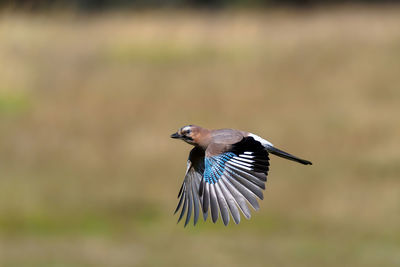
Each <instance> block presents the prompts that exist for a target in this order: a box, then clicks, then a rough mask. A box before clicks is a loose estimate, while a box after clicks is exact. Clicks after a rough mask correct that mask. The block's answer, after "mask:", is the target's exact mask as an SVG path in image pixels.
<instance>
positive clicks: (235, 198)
mask: <svg viewBox="0 0 400 267" xmlns="http://www.w3.org/2000/svg"><path fill="white" fill-rule="evenodd" d="M171 138H174V139H181V140H183V141H185V142H186V143H188V144H190V145H193V146H194V147H193V148H192V150H191V151H190V153H189V157H188V160H187V167H186V173H185V178H184V181H183V183H182V186H181V188H180V190H179V193H178V199H179V202H178V205H177V207H176V209H175V212H174V214H176V213H177V212H178V211H180V215H179V218H178V223H179V222H180V221H181V220H182V218H183V217H184V215H185V214H186V219H185V224H184V227H186V225H187V224H188V223H189V222H190V219H191V217H192V214H193V224H194V225H196V223H197V222H198V219H199V216H200V213H202V216H203V219H204V221H206V220H207V217H208V214H209V213H211V219H212V221H213V222H214V223H216V222H217V220H218V217H219V215H220V216H221V219H222V221H223V223H224V225H225V226H227V225H228V224H229V221H230V217H232V219H233V221H234V222H235V224H239V223H240V218H241V216H240V212H241V213H242V214H243V216H244V217H245V218H246V219H250V217H251V213H250V209H249V206H248V204H249V205H250V206H251V207H252V208H253V209H254V210H259V208H260V206H259V204H258V201H257V198H258V199H260V200H262V199H263V198H264V196H263V190H265V183H266V182H267V175H268V171H269V165H270V163H269V160H270V159H269V154H272V155H275V156H278V157H281V158H284V159H288V160H292V161H295V162H298V163H301V164H304V165H312V163H311V162H310V161H308V160H305V159H301V158H298V157H296V156H293V155H291V154H289V153H287V152H285V151H282V150H280V149H278V148H276V147H275V146H274V145H273V144H272V143H271V142H269V141H267V140H265V139H263V138H261V137H260V136H258V135H255V134H253V133H250V132H245V131H240V130H235V129H218V130H210V129H206V128H202V127H200V126H196V125H187V126H184V127H182V128H180V129H179V130H178V131H177V132H176V133H173V134H172V135H171ZM247 203H248V204H247ZM209 210H210V212H209Z"/></svg>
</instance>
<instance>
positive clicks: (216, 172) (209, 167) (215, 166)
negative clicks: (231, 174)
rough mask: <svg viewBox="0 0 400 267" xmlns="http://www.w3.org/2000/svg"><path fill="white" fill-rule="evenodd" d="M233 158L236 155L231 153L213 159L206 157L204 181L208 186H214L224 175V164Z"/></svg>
mask: <svg viewBox="0 0 400 267" xmlns="http://www.w3.org/2000/svg"><path fill="white" fill-rule="evenodd" d="M233 157H236V154H235V153H233V152H227V153H223V154H221V155H218V156H213V157H206V158H205V170H204V180H205V181H206V182H207V183H209V184H215V183H216V182H217V181H218V180H219V179H220V178H221V176H222V174H223V173H224V170H225V163H226V162H227V161H228V160H230V159H232V158H233Z"/></svg>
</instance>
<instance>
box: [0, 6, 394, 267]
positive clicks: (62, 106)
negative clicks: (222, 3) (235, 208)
mask: <svg viewBox="0 0 400 267" xmlns="http://www.w3.org/2000/svg"><path fill="white" fill-rule="evenodd" d="M399 118H400V8H399V7H386V8H378V7H375V8H368V9H367V8H358V7H343V8H335V9H330V10H329V9H326V10H325V9H321V10H314V11H291V10H270V11H265V12H264V11H263V12H256V11H224V12H215V13H206V12H195V11H165V12H161V11H158V12H156V11H152V12H150V11H148V12H143V13H127V12H115V13H104V14H97V15H94V14H93V15H89V16H84V15H82V14H81V15H79V14H73V13H69V12H66V13H51V14H36V15H32V14H31V15H29V14H21V13H11V12H7V11H3V12H2V14H1V16H0V119H1V123H0V151H1V153H0V265H1V266H5V267H8V266H13V267H14V266H63V267H64V266H107V267H108V266H232V267H233V266H304V267H306V266H307V267H308V266H400V227H399V226H400V141H399V140H400V139H399V137H400V120H399ZM190 123H193V124H198V125H202V126H205V127H209V128H223V127H231V128H238V129H244V130H248V131H251V132H254V133H256V134H259V135H261V136H264V137H265V138H267V139H268V140H269V141H271V142H272V143H274V144H275V145H277V146H278V147H280V148H282V149H284V150H287V151H288V152H291V153H293V154H295V155H298V156H302V157H304V158H306V159H309V160H311V161H313V163H314V165H313V166H302V165H299V164H295V163H292V162H289V161H285V160H282V159H278V158H276V157H273V158H272V163H271V165H272V168H271V172H270V175H269V181H268V184H267V190H266V192H265V199H264V201H262V202H261V203H260V204H261V209H260V211H259V212H254V213H253V217H252V219H251V220H249V221H247V220H243V221H242V223H241V224H239V225H233V224H230V225H229V227H226V228H225V227H224V226H223V224H222V223H221V222H219V223H217V224H215V225H214V224H212V223H211V222H210V221H208V222H206V223H204V222H200V223H199V224H198V225H197V226H196V227H193V225H189V226H188V227H187V228H183V225H182V224H179V225H176V220H177V217H176V216H172V213H173V210H174V209H175V206H176V204H177V199H176V195H177V193H178V190H179V187H180V185H181V182H182V179H183V175H184V171H185V168H186V158H187V154H188V151H189V149H190V147H189V146H188V145H186V144H184V143H183V142H178V141H176V140H172V139H170V138H169V135H170V134H171V133H172V132H174V131H176V130H177V129H178V128H179V127H181V126H183V125H185V124H190Z"/></svg>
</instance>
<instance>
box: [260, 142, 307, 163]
mask: <svg viewBox="0 0 400 267" xmlns="http://www.w3.org/2000/svg"><path fill="white" fill-rule="evenodd" d="M266 149H267V151H268V152H269V153H271V154H274V155H276V156H278V157H281V158H285V159H288V160H293V161H296V162H298V163H301V164H304V165H312V163H311V161H308V160H305V159H301V158H298V157H295V156H293V155H291V154H289V153H287V152H285V151H282V150H280V149H277V148H276V147H274V146H267V147H266Z"/></svg>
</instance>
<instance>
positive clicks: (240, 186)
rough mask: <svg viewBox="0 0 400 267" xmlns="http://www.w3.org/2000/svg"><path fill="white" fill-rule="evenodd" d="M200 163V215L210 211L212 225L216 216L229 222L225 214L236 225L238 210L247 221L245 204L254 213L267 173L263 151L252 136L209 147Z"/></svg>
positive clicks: (267, 160) (248, 210)
mask: <svg viewBox="0 0 400 267" xmlns="http://www.w3.org/2000/svg"><path fill="white" fill-rule="evenodd" d="M204 161H205V170H204V175H203V176H204V179H202V180H201V183H200V189H199V190H200V192H199V193H200V199H201V200H202V201H201V202H202V208H203V212H204V213H208V210H209V208H211V217H212V220H213V222H216V221H217V219H218V213H220V214H221V217H222V220H223V222H224V224H225V225H227V224H228V223H229V219H230V217H229V213H230V214H231V216H232V218H233V220H234V221H235V223H236V224H237V223H239V222H240V212H239V209H240V210H241V211H242V213H243V215H244V216H245V217H246V218H247V219H249V218H250V217H251V214H250V209H249V207H248V206H247V203H246V201H247V202H248V203H250V205H251V206H252V207H253V208H254V209H255V210H258V209H259V205H258V202H257V198H259V199H263V192H262V191H263V190H264V189H265V182H266V181H267V174H268V170H269V157H268V152H267V151H266V150H265V148H264V147H263V146H262V145H261V143H260V142H258V141H256V140H254V138H253V137H244V138H242V139H241V141H239V142H237V143H235V144H233V145H226V146H225V147H222V146H221V144H210V145H209V147H208V148H207V150H206V154H205V160H204ZM238 208H239V209H238Z"/></svg>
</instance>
